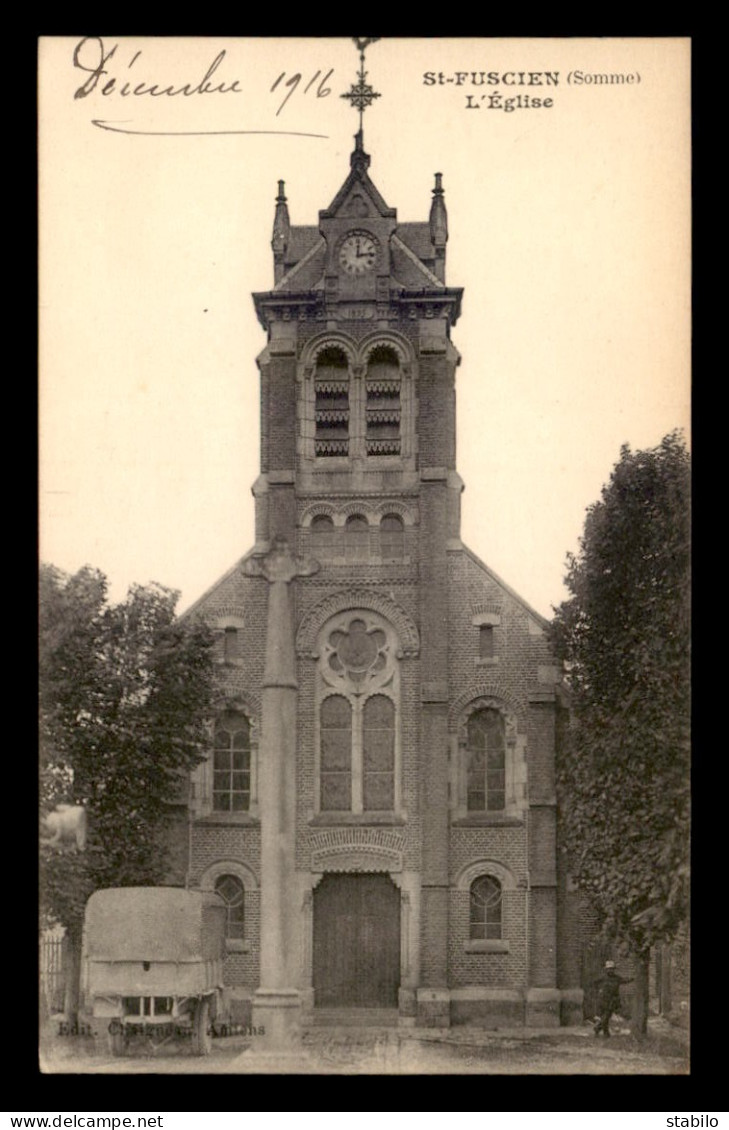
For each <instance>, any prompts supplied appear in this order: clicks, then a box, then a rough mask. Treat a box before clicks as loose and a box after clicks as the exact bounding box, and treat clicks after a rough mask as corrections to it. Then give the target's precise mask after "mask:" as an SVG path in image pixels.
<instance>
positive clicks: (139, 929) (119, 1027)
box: [85, 887, 226, 1055]
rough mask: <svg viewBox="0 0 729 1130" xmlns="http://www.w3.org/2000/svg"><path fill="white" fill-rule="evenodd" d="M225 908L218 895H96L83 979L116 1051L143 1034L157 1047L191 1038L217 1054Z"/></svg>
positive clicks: (127, 891)
mask: <svg viewBox="0 0 729 1130" xmlns="http://www.w3.org/2000/svg"><path fill="white" fill-rule="evenodd" d="M225 918H226V908H225V904H224V902H223V900H222V899H221V898H220V896H219V895H216V894H215V893H213V892H208V891H188V890H182V889H181V888H177V887H119V888H112V889H109V890H102V891H96V892H95V893H94V894H93V895H92V896H91V898H90V899H89V901H88V903H87V905H86V919H85V963H86V969H85V975H86V977H85V980H86V991H87V993H88V999H89V1002H90V1004H91V1008H92V1011H93V1015H94V1017H98V1018H99V1019H104V1020H108V1031H109V1037H110V1043H111V1050H112V1052H113V1053H114V1054H115V1055H120V1054H121V1053H122V1052H123V1051H124V1048H125V1047H126V1045H127V1043H128V1041H129V1040H130V1039H131V1038H132V1037H133V1036H136V1035H142V1036H144V1037H145V1038H146V1039H147V1040H148V1042H149V1043H150V1045H151V1046H152V1047H154V1048H157V1047H159V1046H160V1045H161V1044H162V1043H167V1042H168V1041H169V1040H172V1039H174V1038H176V1037H185V1036H187V1037H190V1038H191V1040H192V1050H193V1052H194V1053H195V1054H196V1055H207V1054H208V1053H209V1052H210V1049H211V1036H212V1023H213V1021H214V1020H215V1019H216V1017H217V1016H218V1015H219V1013H220V1010H221V1002H222V988H223V958H224V956H225Z"/></svg>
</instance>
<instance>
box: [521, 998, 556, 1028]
mask: <svg viewBox="0 0 729 1130" xmlns="http://www.w3.org/2000/svg"><path fill="white" fill-rule="evenodd" d="M561 1001H562V994H561V992H560V991H559V989H527V991H526V1010H525V1014H524V1023H525V1024H526V1026H527V1028H558V1027H559V1015H560V1005H561Z"/></svg>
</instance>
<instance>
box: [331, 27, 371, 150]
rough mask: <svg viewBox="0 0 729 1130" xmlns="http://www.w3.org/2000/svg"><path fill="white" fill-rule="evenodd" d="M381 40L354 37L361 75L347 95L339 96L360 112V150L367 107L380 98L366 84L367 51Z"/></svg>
mask: <svg viewBox="0 0 729 1130" xmlns="http://www.w3.org/2000/svg"><path fill="white" fill-rule="evenodd" d="M379 38H380V37H379V36H375V37H371V38H369V39H363V38H361V37H357V36H352V42H353V43H355V44H356V45H357V50H358V51H359V74H358V76H357V82H356V83H353V84H352V86H351V87H350V88H349V90H348V91H347V93H346V94H340V96H339V97H340V98H346V99H348V101H349V102H351V104H352V106H353V107H354V108H355V109H356V110H359V132H358V134H357V136H358V138H359V146H360V148H361V147H362V138H363V135H362V115H363V114H364V112H365V110H366V109H367V107H368V106H371V105H372V103H373V102H374V100H375V98H379V97H380V95H379V94H378V92H377V91H376V90H373V89H372V87H371V86H369V85H368V84H367V83H366V82H365V79H366V78H367V71H366V70H365V69H364V64H365V51H366V50H367V48H368V47H369V45H370V44H371V43H377V40H378V39H379Z"/></svg>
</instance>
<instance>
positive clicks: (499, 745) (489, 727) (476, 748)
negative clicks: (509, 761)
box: [466, 708, 506, 812]
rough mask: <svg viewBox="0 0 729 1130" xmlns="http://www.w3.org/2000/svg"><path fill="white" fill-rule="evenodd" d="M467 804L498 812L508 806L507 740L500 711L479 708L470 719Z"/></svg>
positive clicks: (467, 751) (480, 810) (469, 808)
mask: <svg viewBox="0 0 729 1130" xmlns="http://www.w3.org/2000/svg"><path fill="white" fill-rule="evenodd" d="M466 733H467V741H466V807H467V809H468V811H469V812H497V811H501V810H503V809H504V808H505V806H506V764H505V755H506V741H505V734H504V720H503V718H502V716H501V714H500V713H499V711H498V710H492V709H488V708H487V709H483V710H476V711H474V713H473V714H471V716H470V717H469V719H468V723H467V728H466Z"/></svg>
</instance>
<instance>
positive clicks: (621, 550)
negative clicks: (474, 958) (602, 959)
mask: <svg viewBox="0 0 729 1130" xmlns="http://www.w3.org/2000/svg"><path fill="white" fill-rule="evenodd" d="M689 502H690V465H689V456H688V453H687V451H686V448H685V446H684V444H683V442H682V440H681V438H680V435H679V434H678V433H673V434H671V435H669V436H667V437H666V438H665V439H664V440H663V441H662V442H661V443H660V444H659V446H658V447H656V448H654V449H651V450H647V451H638V452H632V451H631V450H630V448H629V447H627V446H624V447H623V448H622V449H621V455H620V460H619V462H618V463H617V464H616V466H615V468H614V469H613V473H612V476H611V478H610V481H609V483H608V484H607V485H606V486H605V487H604V488H603V491H602V497H601V499H600V501H599V502H596V503H595V504H594V505H593V506H591V507H590V508H589V510H588V512H587V518H586V521H585V528H584V533H583V536H582V539H581V542H580V551H579V553H578V555H577V556H576V557H575V556H571V557H570V558H569V560H568V574H567V578H566V583H567V586H568V589H569V591H570V593H571V597H570V599H569V600H567V601H565V602H564V603H563V604H562V605H561V606H560V607H559V609H557V610H556V618H555V621H554V642H555V646H556V649H557V651H558V653H559V654H560V656H561V657H562V658H563V660H564V661H565V666H566V671H567V675H568V683H569V685H570V688H571V693H572V722H571V725H570V727H569V729H568V732H567V735H566V739H567V740H566V742H565V743H564V749H563V753H562V756H561V764H560V767H559V783H560V792H561V819H562V832H563V842H564V843H565V845H566V848H567V851H568V856H569V859H570V865H571V868H572V871H573V874H574V876H575V878H576V879H577V881H578V883H579V884H580V886H581V887H582V888H583V889H584V890H585V891H586V892H587V893H588V895H589V897H590V899H591V901H592V902H593V904H594V906H595V907H596V908H597V910H598V912H599V914H600V917H601V919H602V921H603V923H604V928H605V931H606V932H607V933H608V934H610V935H612V936H613V937H614V938H615V939H617V940H619V941H621V942H623V943H626V944H627V945H628V946H629V947H630V949H631V951H632V952H633V954H634V955H637V956H639V957H640V959H641V961H642V963H643V966H644V967H645V965H646V961H647V955H648V952H649V949H650V947H651V946H652V945H654V944H655V943H656V942H660V941H664V940H670V939H671V938H672V937H673V936H674V934H675V932H676V930H677V928H678V927H679V926H680V924H681V923H682V922H684V921H685V920H686V917H687V911H688V897H689V891H688V877H689V847H688V845H689V567H690V556H689V554H690V550H689V532H690V531H689V521H690V518H689ZM639 1027H640V1025H639Z"/></svg>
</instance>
